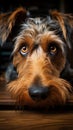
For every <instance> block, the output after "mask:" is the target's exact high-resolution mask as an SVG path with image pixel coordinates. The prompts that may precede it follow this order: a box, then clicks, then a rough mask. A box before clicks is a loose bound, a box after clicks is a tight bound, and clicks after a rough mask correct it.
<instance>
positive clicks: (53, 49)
mask: <svg viewBox="0 0 73 130" xmlns="http://www.w3.org/2000/svg"><path fill="white" fill-rule="evenodd" d="M48 51H49V54H50V55H52V56H54V55H56V54H57V46H56V45H55V44H52V45H50V46H49V48H48Z"/></svg>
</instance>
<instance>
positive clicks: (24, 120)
mask: <svg viewBox="0 0 73 130" xmlns="http://www.w3.org/2000/svg"><path fill="white" fill-rule="evenodd" d="M0 130H73V113H63V114H62V113H56V114H55V113H54V114H52V113H37V112H30V111H24V112H21V111H0Z"/></svg>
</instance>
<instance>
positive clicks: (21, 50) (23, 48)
mask: <svg viewBox="0 0 73 130" xmlns="http://www.w3.org/2000/svg"><path fill="white" fill-rule="evenodd" d="M20 54H21V55H22V56H26V55H27V54H28V47H27V46H23V47H21V49H20Z"/></svg>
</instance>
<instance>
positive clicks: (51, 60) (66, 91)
mask: <svg viewBox="0 0 73 130" xmlns="http://www.w3.org/2000/svg"><path fill="white" fill-rule="evenodd" d="M26 14H27V11H26V10H25V9H23V8H18V9H17V10H15V11H14V12H11V13H6V14H1V15H0V39H1V40H2V43H4V42H5V41H6V40H7V39H9V40H12V39H13V38H14V41H13V44H14V49H13V53H12V55H13V61H12V65H11V66H12V70H11V71H10V74H9V71H8V72H7V75H9V77H8V90H9V91H10V92H11V94H12V96H13V97H14V98H15V99H16V101H17V102H18V103H19V105H27V106H31V107H47V108H48V107H50V106H56V105H59V104H60V105H62V104H65V103H66V101H67V100H68V98H69V95H70V92H71V90H72V85H71V84H72V81H73V80H72V78H73V70H72V69H71V67H73V66H72V62H71V56H72V49H73V47H72V44H73V38H72V37H73V16H71V15H67V14H62V13H59V12H57V11H53V12H50V15H48V16H47V17H44V18H43V17H36V18H27V16H26ZM11 66H10V68H11ZM13 67H15V68H16V70H15V71H14V70H13ZM13 72H14V73H15V72H16V74H15V78H14V79H13V80H11V78H10V76H12V74H13ZM70 83H71V84H70Z"/></svg>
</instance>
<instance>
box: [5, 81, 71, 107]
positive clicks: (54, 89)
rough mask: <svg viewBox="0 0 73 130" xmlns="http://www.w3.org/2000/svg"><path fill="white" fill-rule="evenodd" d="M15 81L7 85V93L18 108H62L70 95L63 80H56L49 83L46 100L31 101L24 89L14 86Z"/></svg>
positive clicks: (68, 88) (68, 85)
mask: <svg viewBox="0 0 73 130" xmlns="http://www.w3.org/2000/svg"><path fill="white" fill-rule="evenodd" d="M16 83H17V81H16V80H15V81H12V82H11V83H9V84H8V87H7V88H8V91H9V92H10V93H11V95H12V97H13V98H14V99H15V102H16V104H17V105H19V106H21V107H22V106H24V108H25V106H27V107H29V108H36V109H38V108H39V109H40V108H50V107H52V108H54V107H55V106H63V105H64V104H66V102H67V101H68V99H69V96H70V93H71V86H70V84H69V83H68V82H67V81H65V80H63V79H57V82H56V80H51V81H50V82H49V85H50V92H49V94H48V96H47V98H46V99H42V100H40V99H38V100H33V99H32V98H31V97H30V95H29V92H28V89H26V87H23V86H20V84H18V85H16Z"/></svg>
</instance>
